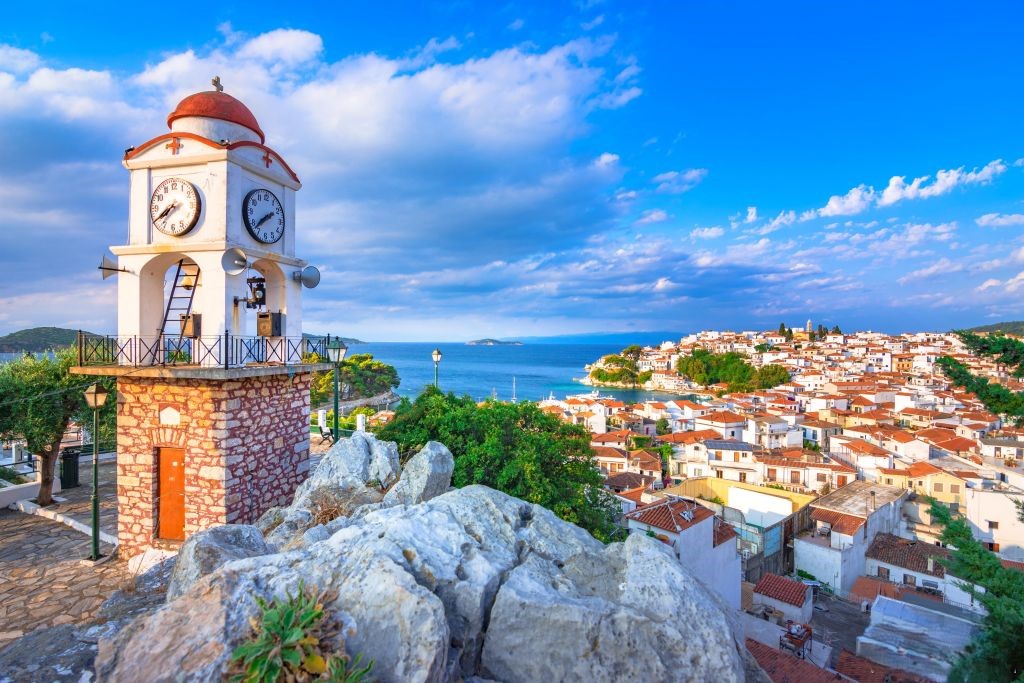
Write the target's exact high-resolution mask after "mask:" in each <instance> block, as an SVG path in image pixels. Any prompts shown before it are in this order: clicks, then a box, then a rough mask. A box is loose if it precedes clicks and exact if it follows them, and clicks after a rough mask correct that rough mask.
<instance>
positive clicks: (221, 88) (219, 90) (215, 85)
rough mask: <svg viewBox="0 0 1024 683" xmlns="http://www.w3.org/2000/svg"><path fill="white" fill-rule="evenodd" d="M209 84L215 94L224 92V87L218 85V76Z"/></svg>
mask: <svg viewBox="0 0 1024 683" xmlns="http://www.w3.org/2000/svg"><path fill="white" fill-rule="evenodd" d="M210 83H212V84H213V88H214V90H216V91H217V92H224V86H223V85H221V84H220V76H214V77H213V80H211V81H210Z"/></svg>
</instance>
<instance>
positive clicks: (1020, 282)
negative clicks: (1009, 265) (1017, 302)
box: [1006, 270, 1024, 292]
mask: <svg viewBox="0 0 1024 683" xmlns="http://www.w3.org/2000/svg"><path fill="white" fill-rule="evenodd" d="M1022 287H1024V270H1022V271H1021V272H1019V273H1017V274H1016V275H1014V276H1013V277H1012V278H1010V279H1009V280H1007V281H1006V291H1007V292H1016V291H1017V290H1018V289H1020V288H1022Z"/></svg>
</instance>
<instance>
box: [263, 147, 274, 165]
mask: <svg viewBox="0 0 1024 683" xmlns="http://www.w3.org/2000/svg"><path fill="white" fill-rule="evenodd" d="M271 161H273V159H271V157H270V150H269V149H268V150H267V151H265V152H264V153H263V163H264V164H266V165H267V168H270V162H271Z"/></svg>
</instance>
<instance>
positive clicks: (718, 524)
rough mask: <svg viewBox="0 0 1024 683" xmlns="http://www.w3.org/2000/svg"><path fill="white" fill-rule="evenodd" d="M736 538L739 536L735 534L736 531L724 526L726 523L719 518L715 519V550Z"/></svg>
mask: <svg viewBox="0 0 1024 683" xmlns="http://www.w3.org/2000/svg"><path fill="white" fill-rule="evenodd" d="M737 536H739V534H737V533H736V530H735V529H733V528H732V526H730V525H729V524H726V522H725V521H724V520H723V519H722V518H721V517H716V518H715V531H714V540H713V545H714V546H715V547H716V548H717V547H718V546H720V545H722V544H723V543H725V542H726V541H729V540H732V539H734V538H736V537H737Z"/></svg>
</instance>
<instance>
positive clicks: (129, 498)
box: [72, 78, 333, 557]
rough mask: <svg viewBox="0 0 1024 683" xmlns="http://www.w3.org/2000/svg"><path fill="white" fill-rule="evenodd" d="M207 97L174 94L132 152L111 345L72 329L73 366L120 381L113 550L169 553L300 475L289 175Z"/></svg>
mask: <svg viewBox="0 0 1024 683" xmlns="http://www.w3.org/2000/svg"><path fill="white" fill-rule="evenodd" d="M213 84H214V87H215V89H214V90H210V91H206V92H200V93H196V94H194V95H190V96H189V97H186V98H185V99H183V100H182V101H181V102H180V103H179V104H178V106H177V107H175V109H174V111H173V112H171V114H170V116H168V117H167V125H168V127H169V128H170V131H169V132H167V133H164V134H162V135H158V136H157V137H155V138H153V139H152V140H149V141H148V142H144V143H143V144H141V145H138V146H136V147H132V148H131V149H129V150H128V151H127V152H126V153H125V156H124V166H125V168H127V169H128V170H129V171H130V172H131V181H130V191H129V200H128V205H129V228H128V243H127V244H125V245H121V246H116V247H112V248H111V249H112V251H113V252H114V253H115V254H116V255H117V262H116V263H113V262H107V261H106V260H105V262H104V264H103V265H102V266H100V268H101V269H103V270H104V271H105V275H106V274H108V273H111V272H116V273H117V317H118V334H117V336H116V337H96V336H94V335H85V334H80V335H79V341H78V362H79V366H78V367H76V368H73V369H72V372H75V373H77V374H83V375H108V376H111V375H112V376H115V377H117V393H118V396H117V489H118V542H119V544H120V552H121V554H122V556H125V557H130V556H131V555H133V554H134V553H136V552H140V551H143V550H145V549H146V548H148V547H151V546H154V545H167V544H170V545H174V544H177V543H180V542H181V541H182V540H184V539H185V538H186V537H187V536H188V535H189V534H191V533H194V532H195V531H197V530H199V529H205V528H207V527H210V526H213V525H216V524H230V523H237V522H242V523H248V522H253V521H255V520H256V519H258V518H259V516H260V515H261V514H263V513H264V512H265V511H266V510H268V509H269V508H271V507H273V506H276V505H282V504H285V503H286V502H287V501H290V500H291V497H292V494H293V493H294V492H295V489H296V488H297V487H298V485H299V484H300V483H302V481H303V480H304V479H305V478H306V476H307V473H308V469H309V437H310V433H309V411H310V408H309V399H310V386H311V382H312V381H313V377H314V373H315V372H317V371H325V370H329V369H331V368H332V367H333V366H331V365H329V364H326V363H314V362H307V361H306V357H305V356H304V354H305V353H306V352H308V351H317V352H319V353H320V354H321V355H326V354H325V348H326V343H325V340H305V339H303V338H302V306H301V295H302V289H303V287H313V286H316V284H317V282H318V281H319V273H318V272H317V271H316V269H315V268H312V267H311V266H307V265H306V263H305V262H304V261H302V260H301V259H298V258H296V256H295V191H296V190H298V189H299V188H300V187H301V184H300V183H299V179H298V177H297V176H296V175H295V173H294V172H293V171H292V170H291V168H289V167H288V164H287V163H285V161H284V159H282V158H281V156H280V155H279V154H277V152H275V151H274V150H273V149H271V148H270V147H268V146H267V145H266V144H265V139H264V136H263V131H262V130H261V129H260V125H259V123H258V122H257V121H256V117H255V116H253V114H252V112H251V111H249V109H248V107H246V106H245V105H244V104H242V103H241V102H239V101H238V100H236V99H235V98H234V97H231V96H230V95H228V94H226V93H224V92H223V89H222V88H221V87H220V79H218V78H215V79H214V80H213Z"/></svg>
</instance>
